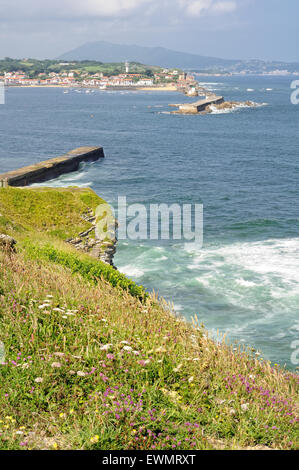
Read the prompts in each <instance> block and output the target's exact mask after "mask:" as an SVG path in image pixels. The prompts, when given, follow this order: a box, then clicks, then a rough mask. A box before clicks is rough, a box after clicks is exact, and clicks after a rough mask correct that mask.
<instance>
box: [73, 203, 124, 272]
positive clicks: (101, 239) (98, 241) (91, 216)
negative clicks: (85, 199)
mask: <svg viewBox="0 0 299 470" xmlns="http://www.w3.org/2000/svg"><path fill="white" fill-rule="evenodd" d="M81 217H82V219H83V220H85V221H86V222H89V223H91V224H92V227H91V228H89V229H88V230H86V231H85V232H81V233H79V234H78V236H77V237H74V238H69V239H67V240H65V241H66V243H69V244H70V245H72V246H74V247H75V248H76V249H77V250H78V251H82V252H83V253H88V254H89V255H90V256H92V257H93V258H97V259H99V260H101V261H103V262H104V263H106V264H109V265H110V266H112V267H113V268H114V269H117V268H116V266H115V265H114V262H113V258H114V255H115V253H116V244H117V235H116V228H117V221H116V220H115V219H114V218H112V216H111V217H110V219H109V221H108V223H107V231H106V232H105V233H104V234H100V233H99V230H98V227H97V217H96V215H95V213H94V211H93V210H92V209H88V212H86V213H85V214H82V216H81Z"/></svg>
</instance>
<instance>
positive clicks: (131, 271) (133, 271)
mask: <svg viewBox="0 0 299 470" xmlns="http://www.w3.org/2000/svg"><path fill="white" fill-rule="evenodd" d="M118 269H119V271H120V272H121V273H123V274H125V275H126V276H129V277H133V278H138V277H142V276H143V275H144V271H142V269H139V268H137V267H136V266H134V265H132V264H128V265H127V266H122V267H120V268H118Z"/></svg>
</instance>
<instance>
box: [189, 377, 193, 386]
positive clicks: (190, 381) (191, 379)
mask: <svg viewBox="0 0 299 470" xmlns="http://www.w3.org/2000/svg"><path fill="white" fill-rule="evenodd" d="M193 380H194V377H193V376H192V377H189V379H188V382H189V384H191V383H192V382H193Z"/></svg>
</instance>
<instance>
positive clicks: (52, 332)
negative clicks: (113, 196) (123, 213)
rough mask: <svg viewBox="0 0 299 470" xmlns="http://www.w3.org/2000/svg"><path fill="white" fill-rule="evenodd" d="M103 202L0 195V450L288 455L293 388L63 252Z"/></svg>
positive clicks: (34, 193) (120, 279)
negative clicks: (5, 246) (0, 237)
mask: <svg viewBox="0 0 299 470" xmlns="http://www.w3.org/2000/svg"><path fill="white" fill-rule="evenodd" d="M101 201H102V200H101V199H100V198H98V196H96V195H95V193H93V192H92V191H91V190H89V189H78V188H72V189H68V190H65V189H59V190H56V189H47V188H44V189H15V188H7V189H1V190H0V233H7V234H9V235H11V236H13V237H14V238H15V239H16V240H17V242H18V243H17V252H16V253H10V252H5V251H4V250H2V251H1V250H0V340H1V341H2V343H3V345H4V347H5V359H4V358H3V360H4V363H3V364H2V365H0V448H1V449H20V448H21V449H174V450H178V449H230V448H232V449H239V448H240V449H244V448H257V449H260V448H275V449H294V448H298V442H296V439H297V438H298V427H297V419H298V418H297V417H296V406H297V405H296V396H297V395H296V393H297V389H296V387H297V384H298V376H296V375H294V374H292V373H290V372H288V371H284V370H282V369H280V368H279V367H278V366H276V365H274V366H272V365H271V364H270V363H268V362H266V361H263V360H261V359H257V357H256V355H255V354H254V352H248V351H244V350H242V349H241V348H238V347H237V348H236V347H234V348H232V347H230V346H229V345H226V344H225V342H223V343H222V344H216V343H215V342H214V341H213V340H211V339H210V338H209V337H208V334H207V332H206V331H205V330H204V329H203V327H202V326H201V325H200V323H199V320H198V319H197V318H194V321H193V325H191V324H190V325H189V324H187V323H186V322H184V321H183V320H182V319H180V318H178V317H176V316H175V315H173V314H172V313H171V312H170V311H169V309H168V308H167V306H166V305H164V304H163V303H161V302H160V303H159V302H158V301H157V299H155V298H153V297H150V296H147V295H145V293H144V290H143V289H142V288H141V287H139V286H136V285H135V284H134V283H132V282H131V281H129V280H128V279H126V278H125V276H122V275H120V274H119V273H117V272H115V270H113V268H110V267H109V266H107V265H104V264H103V263H101V262H100V261H97V260H93V259H92V258H91V257H90V256H89V255H85V254H83V253H82V254H81V253H79V252H78V251H77V250H75V249H74V248H73V247H71V246H69V245H67V244H66V243H65V242H64V241H63V240H65V239H66V238H68V237H71V236H75V235H76V234H77V233H78V232H80V231H82V230H85V229H88V223H86V222H85V221H84V220H83V219H82V218H81V217H80V215H82V213H83V214H84V213H85V212H86V211H87V210H90V209H92V210H95V208H96V207H97V206H98V205H99V204H100V203H101ZM0 349H1V348H0Z"/></svg>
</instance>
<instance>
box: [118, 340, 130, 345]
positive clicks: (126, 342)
mask: <svg viewBox="0 0 299 470" xmlns="http://www.w3.org/2000/svg"><path fill="white" fill-rule="evenodd" d="M120 344H130V343H129V341H121V342H120Z"/></svg>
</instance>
